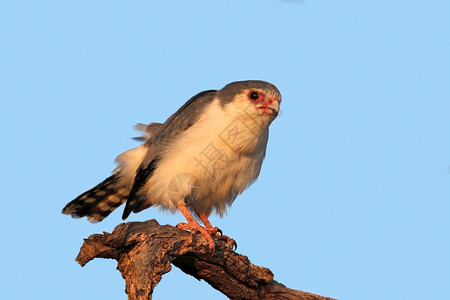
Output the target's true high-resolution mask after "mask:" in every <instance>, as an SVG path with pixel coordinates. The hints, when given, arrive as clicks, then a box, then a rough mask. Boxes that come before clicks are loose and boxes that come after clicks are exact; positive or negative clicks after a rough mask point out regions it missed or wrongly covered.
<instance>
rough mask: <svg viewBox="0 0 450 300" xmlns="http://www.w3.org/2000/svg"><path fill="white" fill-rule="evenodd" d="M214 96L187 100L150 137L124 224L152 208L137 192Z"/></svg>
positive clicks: (210, 93) (209, 93)
mask: <svg viewBox="0 0 450 300" xmlns="http://www.w3.org/2000/svg"><path fill="white" fill-rule="evenodd" d="M216 94H217V91H216V90H208V91H204V92H201V93H198V94H197V95H195V96H194V97H192V98H191V99H189V100H188V101H187V102H186V103H185V104H184V105H183V106H181V107H180V108H179V109H178V110H177V111H176V112H175V113H174V114H173V115H171V116H170V117H169V118H168V119H167V120H166V122H164V124H162V125H161V126H158V127H157V128H156V129H155V131H154V132H153V133H152V135H151V136H150V138H149V140H148V141H147V142H146V144H145V145H146V147H148V152H147V155H146V157H145V158H144V160H143V162H142V164H141V165H140V166H139V168H138V170H137V171H136V177H135V179H134V182H133V187H132V188H131V191H130V194H129V196H128V201H127V203H126V206H125V209H124V211H123V215H122V219H123V220H125V219H126V218H127V217H128V216H129V215H130V213H131V212H132V211H133V212H139V211H141V210H143V209H145V208H147V207H149V206H151V205H152V204H151V201H149V200H148V199H145V198H141V197H139V196H138V192H139V191H140V189H141V188H142V187H143V186H144V185H145V183H146V182H147V181H148V179H149V178H150V177H151V176H152V174H153V172H154V170H155V169H156V168H157V167H158V162H159V161H160V160H161V153H162V152H163V150H164V148H165V147H166V146H167V145H168V144H169V143H170V142H171V141H172V140H173V139H175V138H176V137H177V136H178V135H179V134H180V133H182V132H184V131H186V130H187V129H188V128H189V127H191V126H192V125H193V124H194V123H195V122H197V121H198V120H199V118H200V116H201V115H202V113H203V111H204V109H205V108H206V107H207V106H208V104H209V103H211V102H212V101H213V99H214V97H215V96H216Z"/></svg>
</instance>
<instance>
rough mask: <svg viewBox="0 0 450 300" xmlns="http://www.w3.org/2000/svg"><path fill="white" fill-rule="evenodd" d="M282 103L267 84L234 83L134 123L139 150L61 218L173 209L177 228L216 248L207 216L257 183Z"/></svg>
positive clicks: (121, 158)
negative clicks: (160, 118)
mask: <svg viewBox="0 0 450 300" xmlns="http://www.w3.org/2000/svg"><path fill="white" fill-rule="evenodd" d="M280 102H281V94H280V92H279V91H278V89H277V88H276V87H275V86H274V85H273V84H271V83H268V82H265V81H259V80H248V81H237V82H232V83H230V84H228V85H226V86H225V87H223V88H222V89H221V90H208V91H204V92H201V93H199V94H197V95H195V96H194V97H192V98H191V99H189V100H188V101H187V102H186V103H185V104H184V105H183V106H181V107H180V109H178V110H177V111H176V112H175V113H174V114H173V115H171V116H170V117H169V118H168V119H167V120H166V121H165V122H164V123H162V124H161V123H151V124H150V125H143V124H138V125H137V129H138V130H141V131H143V136H142V138H139V139H140V140H143V141H144V142H143V144H142V145H140V146H139V147H136V148H133V149H131V150H128V151H126V152H124V153H122V154H120V155H119V156H118V157H117V158H116V163H117V164H118V166H117V167H116V168H115V170H114V171H113V173H112V175H111V176H110V177H108V178H107V179H105V180H104V181H103V182H101V183H99V184H98V185H97V186H95V187H94V188H92V189H90V190H88V191H86V192H84V193H83V194H81V195H80V196H78V197H77V198H76V199H74V200H73V201H71V202H69V203H68V204H67V205H66V206H65V207H64V209H63V210H62V213H63V214H67V215H72V217H75V218H81V217H84V216H87V219H88V220H89V221H90V222H99V221H101V220H103V219H104V218H105V217H107V216H108V215H109V214H110V213H111V212H112V211H113V210H115V209H116V208H117V207H119V206H120V205H121V204H123V203H126V204H125V209H124V211H123V215H122V219H123V220H125V219H126V218H127V217H128V216H129V215H130V213H131V212H134V213H137V212H140V211H142V210H144V209H146V208H149V207H150V206H159V207H160V208H162V209H164V210H169V211H171V212H176V211H177V210H179V211H181V213H182V214H183V215H184V217H185V218H186V220H187V223H179V224H178V225H177V227H179V228H183V229H187V230H190V231H191V232H200V233H201V234H202V235H204V236H205V237H206V239H207V240H208V243H209V247H210V248H214V242H213V239H212V237H211V236H217V237H220V235H219V232H220V230H219V229H218V228H217V227H213V226H212V225H211V223H210V222H209V221H208V216H209V215H210V214H211V213H212V212H213V211H214V212H216V213H217V214H218V215H220V216H221V217H222V216H223V214H224V213H225V212H226V209H227V208H228V207H229V206H231V204H232V203H233V201H234V199H235V198H236V197H237V196H238V195H239V194H241V193H242V192H243V191H244V190H245V189H246V188H247V187H248V186H249V185H250V184H251V183H252V182H253V181H255V179H256V178H257V177H258V175H259V172H260V170H261V164H262V162H263V159H264V156H265V154H266V146H267V140H268V136H269V125H270V124H271V123H272V121H273V120H274V119H275V118H276V116H277V115H278V112H279V109H280ZM194 215H197V216H198V218H199V219H200V220H201V221H202V223H203V224H204V227H203V226H201V225H200V224H199V223H198V222H197V220H196V218H195V217H194ZM230 240H231V239H230Z"/></svg>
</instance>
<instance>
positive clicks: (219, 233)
mask: <svg viewBox="0 0 450 300" xmlns="http://www.w3.org/2000/svg"><path fill="white" fill-rule="evenodd" d="M205 230H206V232H208V233H209V234H210V235H211V236H214V237H216V238H217V239H219V240H221V241H225V242H226V243H227V246H228V247H230V248H231V249H232V250H233V251H235V250H236V249H237V243H236V241H235V240H233V239H232V238H230V237H229V236H227V235H224V234H223V233H222V230H220V228H218V227H212V226H211V227H209V226H207V227H206V228H205Z"/></svg>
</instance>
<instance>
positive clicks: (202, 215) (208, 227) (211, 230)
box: [197, 213, 220, 235]
mask: <svg viewBox="0 0 450 300" xmlns="http://www.w3.org/2000/svg"><path fill="white" fill-rule="evenodd" d="M197 215H198V216H199V218H200V220H202V223H203V224H204V225H205V229H206V231H207V232H208V233H209V234H211V235H217V233H218V232H220V229H219V228H217V227H213V226H212V225H211V223H210V222H209V220H208V217H207V216H206V214H205V213H197Z"/></svg>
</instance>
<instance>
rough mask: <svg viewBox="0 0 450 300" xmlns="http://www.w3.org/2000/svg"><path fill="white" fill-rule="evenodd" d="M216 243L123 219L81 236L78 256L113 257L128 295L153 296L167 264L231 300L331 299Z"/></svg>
mask: <svg viewBox="0 0 450 300" xmlns="http://www.w3.org/2000/svg"><path fill="white" fill-rule="evenodd" d="M215 243H216V247H215V249H214V250H211V249H209V248H208V242H207V241H206V239H205V238H204V237H203V236H202V235H200V234H198V235H195V234H194V235H192V234H191V233H189V232H187V231H184V230H181V229H178V228H175V227H172V226H169V225H164V226H161V225H159V224H158V222H156V221H155V220H150V221H146V222H130V223H122V224H120V225H118V226H117V227H116V228H115V229H114V231H113V232H112V233H107V232H104V233H103V234H93V235H91V236H90V237H89V238H87V239H85V240H84V243H83V246H82V247H81V249H80V253H79V254H78V256H77V258H76V261H77V262H78V263H79V264H80V265H81V266H84V265H85V264H87V263H88V262H89V261H91V260H92V259H94V258H112V259H115V260H117V262H118V270H119V271H120V272H121V273H122V277H123V278H124V279H125V282H126V293H127V294H128V299H130V300H137V299H151V298H152V293H153V289H154V288H155V286H156V285H157V284H158V283H159V281H160V280H161V278H162V275H164V274H165V273H167V272H169V271H170V270H171V264H173V265H174V266H176V267H178V268H180V269H181V270H182V271H183V272H185V273H186V274H189V275H192V276H194V277H195V278H197V279H203V280H205V281H206V282H208V283H209V284H210V285H211V286H212V287H213V288H215V289H217V290H219V291H220V292H222V293H223V294H225V295H226V296H227V297H228V298H230V299H296V300H298V299H308V300H309V299H311V300H312V299H321V300H322V299H331V298H326V297H322V296H318V295H315V294H311V293H307V292H303V291H298V290H293V289H290V288H287V287H285V286H284V285H282V284H280V283H278V282H276V281H275V280H273V274H272V272H271V271H270V270H269V269H267V268H264V267H259V266H255V265H253V264H252V263H250V261H249V260H248V258H247V257H246V256H243V255H240V254H237V253H235V252H233V251H232V250H231V249H230V248H229V247H227V245H226V244H225V242H224V241H221V240H217V239H216V240H215Z"/></svg>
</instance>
